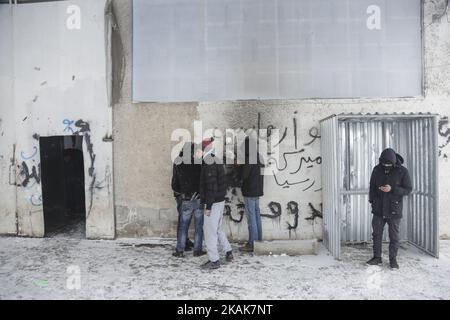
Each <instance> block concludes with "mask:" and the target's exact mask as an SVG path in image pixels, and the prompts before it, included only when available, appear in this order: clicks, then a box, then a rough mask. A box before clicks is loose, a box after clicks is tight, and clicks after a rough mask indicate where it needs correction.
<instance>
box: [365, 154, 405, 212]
mask: <svg viewBox="0 0 450 320" xmlns="http://www.w3.org/2000/svg"><path fill="white" fill-rule="evenodd" d="M385 162H390V163H392V164H393V166H392V168H391V169H390V170H386V169H385V167H384V166H383V165H382V163H385ZM403 162H404V160H403V158H402V157H401V156H400V155H399V154H397V153H395V151H394V150H393V149H390V148H389V149H386V150H384V151H383V152H382V153H381V156H380V163H379V164H378V165H377V166H376V167H375V168H374V169H373V171H372V176H371V177H370V192H369V202H370V203H371V204H372V213H373V214H374V215H377V216H382V217H386V218H401V217H402V209H403V197H404V196H407V195H408V194H410V193H411V191H412V185H411V179H410V177H409V173H408V169H406V168H405V167H404V166H403V165H402V164H403ZM387 184H388V185H390V186H391V188H392V189H391V191H390V192H388V193H385V192H382V191H381V190H379V187H381V186H384V185H387Z"/></svg>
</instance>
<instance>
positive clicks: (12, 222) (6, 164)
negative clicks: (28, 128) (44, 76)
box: [0, 8, 16, 234]
mask: <svg viewBox="0 0 450 320" xmlns="http://www.w3.org/2000/svg"><path fill="white" fill-rule="evenodd" d="M12 26H13V21H12V15H11V10H10V9H8V10H1V8H0V30H3V31H2V41H0V52H1V53H2V54H0V110H1V113H0V195H1V196H0V203H1V206H0V207H1V210H0V234H15V233H16V188H15V186H14V184H13V182H14V176H13V175H14V162H15V161H14V157H15V156H14V154H15V151H14V149H15V145H14V144H15V131H16V127H15V122H14V121H11V119H14V108H13V105H14V95H13V91H14V86H13V82H12V81H11V79H12V75H13V69H14V68H13V67H14V66H13V64H12V63H11V62H12V61H13V60H12V50H10V48H11V47H12V45H13V28H12Z"/></svg>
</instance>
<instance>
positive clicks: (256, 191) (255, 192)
mask: <svg viewBox="0 0 450 320" xmlns="http://www.w3.org/2000/svg"><path fill="white" fill-rule="evenodd" d="M262 167H263V166H262V165H261V164H243V165H242V168H241V179H242V188H241V190H242V195H243V196H244V197H250V198H257V197H262V196H263V195H264V175H262V173H261V168H262Z"/></svg>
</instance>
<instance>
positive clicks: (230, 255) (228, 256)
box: [225, 251, 234, 262]
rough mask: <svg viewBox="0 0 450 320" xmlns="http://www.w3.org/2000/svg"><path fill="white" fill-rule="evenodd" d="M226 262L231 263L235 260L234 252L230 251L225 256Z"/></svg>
mask: <svg viewBox="0 0 450 320" xmlns="http://www.w3.org/2000/svg"><path fill="white" fill-rule="evenodd" d="M225 260H227V262H231V261H233V260H234V257H233V251H228V252H227V253H226V254H225Z"/></svg>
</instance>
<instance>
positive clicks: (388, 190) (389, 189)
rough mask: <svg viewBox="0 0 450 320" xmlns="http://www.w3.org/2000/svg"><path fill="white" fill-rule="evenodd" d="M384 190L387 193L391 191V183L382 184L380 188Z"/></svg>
mask: <svg viewBox="0 0 450 320" xmlns="http://www.w3.org/2000/svg"><path fill="white" fill-rule="evenodd" d="M379 189H380V190H381V191H382V192H386V193H388V192H391V190H392V187H391V186H390V185H388V184H387V185H385V186H382V187H380V188H379Z"/></svg>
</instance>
